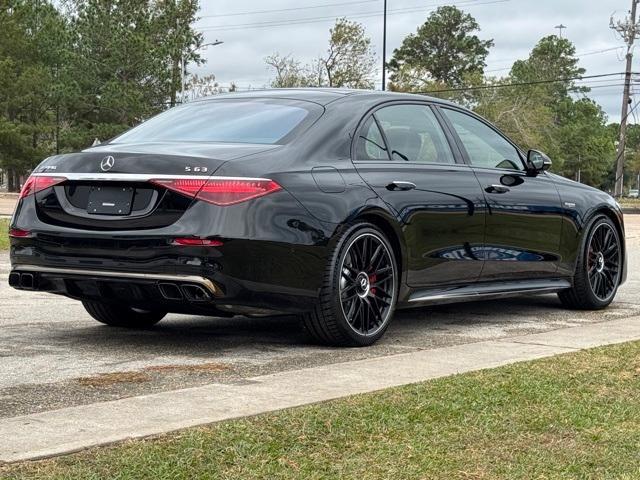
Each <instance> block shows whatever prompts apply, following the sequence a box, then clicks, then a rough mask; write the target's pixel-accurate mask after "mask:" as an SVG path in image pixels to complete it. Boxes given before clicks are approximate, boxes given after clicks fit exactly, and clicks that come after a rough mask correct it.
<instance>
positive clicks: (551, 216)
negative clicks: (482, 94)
mask: <svg viewBox="0 0 640 480" xmlns="http://www.w3.org/2000/svg"><path fill="white" fill-rule="evenodd" d="M441 112H442V113H443V117H444V118H445V119H446V120H447V121H448V125H449V127H450V128H451V129H452V131H453V132H454V134H455V135H456V136H457V137H458V139H459V142H460V145H461V150H462V152H463V154H464V156H465V159H466V161H467V162H468V163H469V164H470V165H471V166H472V168H473V170H474V172H475V174H476V176H477V177H478V181H479V182H480V185H481V186H482V189H483V190H484V195H485V198H486V202H487V216H486V233H485V247H484V254H483V257H484V259H485V266H484V270H483V272H482V279H483V280H504V279H512V278H536V277H549V276H553V275H554V274H555V272H556V270H557V268H558V263H559V260H560V235H561V229H562V216H561V213H562V208H561V200H560V195H559V193H558V190H557V187H556V185H555V183H554V182H553V180H552V179H551V177H550V175H548V174H546V173H544V172H543V173H541V174H538V175H532V174H528V173H527V172H526V171H525V169H524V162H523V159H522V156H521V154H520V152H519V150H518V149H517V148H516V147H515V146H514V145H513V144H512V143H511V142H510V141H509V140H507V139H506V138H505V137H504V136H502V135H501V134H500V133H499V132H498V131H497V130H495V129H494V128H493V127H492V126H490V125H489V124H488V123H486V122H484V121H483V120H481V119H480V118H478V117H475V116H473V115H470V114H469V113H468V112H464V111H462V110H457V109H453V108H448V107H447V108H445V107H442V108H441Z"/></svg>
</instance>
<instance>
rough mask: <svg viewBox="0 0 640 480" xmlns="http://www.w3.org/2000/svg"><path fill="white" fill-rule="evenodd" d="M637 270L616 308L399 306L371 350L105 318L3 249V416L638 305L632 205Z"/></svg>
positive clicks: (599, 317) (232, 323)
mask: <svg viewBox="0 0 640 480" xmlns="http://www.w3.org/2000/svg"><path fill="white" fill-rule="evenodd" d="M626 222H627V245H628V247H629V255H630V258H629V267H630V268H629V280H628V282H627V284H626V285H625V286H624V287H623V288H622V289H621V290H620V292H619V294H618V297H617V298H616V301H615V302H614V303H613V304H612V306H611V307H610V308H608V309H607V310H605V311H600V312H572V311H567V310H564V309H562V308H560V304H559V302H558V300H557V298H556V296H555V295H545V296H538V297H518V298H514V299H509V300H500V301H487V302H477V303H467V304H458V305H448V306H439V307H430V308H422V309H415V310H407V311H403V312H398V314H397V315H396V318H395V320H394V322H393V324H392V325H391V326H390V328H389V330H388V332H387V334H386V335H385V337H384V338H383V340H382V341H381V342H379V343H378V344H377V345H375V346H374V347H371V348H366V349H330V348H323V347H318V346H314V345H311V344H310V343H309V339H308V337H307V336H306V334H305V332H304V330H303V329H302V328H301V327H300V326H299V324H298V323H297V321H296V320H295V319H294V318H291V317H271V318H264V319H249V318H244V317H238V318H233V319H220V318H210V317H188V316H182V315H170V316H168V317H167V318H166V319H165V320H163V321H162V322H161V323H160V324H158V326H157V327H156V328H155V329H154V330H150V331H143V332H132V331H126V330H119V329H113V328H109V327H105V326H102V325H100V324H98V323H97V322H95V321H94V320H92V319H91V318H90V317H89V315H88V314H86V313H85V311H84V309H83V308H82V306H81V305H80V304H79V303H77V302H74V301H71V300H67V299H65V298H61V297H57V296H54V295H47V294H34V293H25V292H18V291H16V290H13V289H11V288H9V287H8V286H7V283H6V277H7V274H8V271H9V263H8V258H7V255H6V254H2V255H0V417H12V416H16V415H20V414H26V413H34V412H39V411H45V410H52V409H57V408H62V407H67V406H73V405H81V404H89V403H93V402H98V401H102V400H110V399H115V398H123V397H128V396H133V395H142V394H145V393H151V392H158V391H166V390H173V389H178V388H184V387H188V386H197V385H205V384H208V383H211V382H223V383H224V382H229V383H238V382H239V383H242V382H246V380H245V379H246V378H248V377H252V376H255V375H261V374H266V373H272V372H278V371H284V370H292V369H299V368H303V367H309V366H315V365H322V364H331V363H339V362H344V361H348V360H355V359H361V358H370V357H381V356H385V355H393V354H396V353H405V352H410V351H417V350H425V349H431V348H435V347H441V346H447V345H456V344H466V343H473V342H479V341H483V340H488V339H499V338H508V337H513V336H517V335H522V334H525V333H532V332H544V331H550V330H554V329H558V328H562V327H567V326H574V325H577V324H584V323H596V322H604V321H607V320H611V319H616V318H624V317H629V316H633V315H638V314H640V296H639V295H638V292H639V291H640V289H639V288H640V273H638V270H639V267H640V215H629V216H627V218H626Z"/></svg>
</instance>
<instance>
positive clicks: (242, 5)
mask: <svg viewBox="0 0 640 480" xmlns="http://www.w3.org/2000/svg"><path fill="white" fill-rule="evenodd" d="M201 4H202V11H201V17H202V18H201V19H200V20H199V21H198V23H197V24H196V27H197V29H198V30H199V31H202V32H203V33H204V35H205V42H211V41H214V40H216V39H219V40H222V41H224V43H223V44H222V45H218V46H215V47H208V48H207V49H206V50H203V52H202V54H203V56H204V57H205V58H206V59H207V63H206V65H205V66H203V67H200V68H196V67H195V66H191V69H190V70H191V71H194V72H196V73H198V74H209V73H214V74H215V75H216V77H217V79H218V81H219V82H220V83H221V84H223V85H228V84H229V83H230V82H232V81H233V82H235V83H236V84H237V85H238V86H239V87H240V88H247V87H255V88H260V87H264V86H267V85H268V83H269V81H270V79H271V77H272V72H270V71H269V70H268V69H267V68H266V66H265V63H264V57H266V56H267V55H270V54H272V53H273V52H279V53H281V54H283V55H286V54H292V55H294V56H295V57H297V58H299V59H301V60H302V61H303V62H306V61H309V60H311V59H312V58H313V57H317V56H319V55H321V54H323V53H324V52H325V50H326V48H327V42H328V30H329V28H330V27H331V25H332V24H333V23H334V22H335V19H336V17H340V16H346V17H347V18H349V19H352V20H357V21H359V22H361V23H362V24H364V26H365V28H366V30H367V33H368V34H369V35H370V36H371V38H372V42H373V46H374V49H375V52H376V53H377V54H378V56H379V57H380V58H381V57H382V15H381V12H382V8H383V0H361V1H357V0H324V1H323V0H268V1H264V0H263V1H260V0H202V1H201ZM439 5H457V6H458V7H459V8H461V9H463V10H465V11H467V12H469V13H471V14H472V15H473V16H474V17H475V18H476V19H477V21H478V23H479V24H480V27H481V31H480V33H479V35H480V37H481V38H483V39H487V38H492V39H493V40H494V42H495V46H494V47H493V49H492V50H491V54H490V55H489V58H488V66H487V71H488V73H490V74H491V75H501V74H506V73H508V70H509V67H510V66H511V64H512V63H513V61H514V60H516V59H518V58H525V57H526V56H527V55H528V53H529V51H530V50H531V48H532V47H533V46H534V45H535V44H536V42H537V41H538V40H539V39H540V38H541V37H543V36H545V35H549V34H552V33H558V30H556V29H554V27H555V26H556V25H558V24H564V25H566V26H567V28H566V30H564V32H563V34H564V35H565V36H566V37H567V38H569V39H570V40H571V41H572V42H573V43H574V44H575V45H576V50H577V53H578V54H579V55H581V57H580V63H581V65H582V66H583V67H584V68H586V69H587V75H594V74H601V73H613V72H620V71H623V70H624V58H623V55H624V50H623V48H622V47H621V48H617V49H616V47H620V46H621V45H622V41H621V40H620V38H618V37H617V36H616V34H615V32H613V31H612V30H611V29H610V28H609V18H610V16H611V15H612V14H614V13H615V15H616V16H617V17H620V18H621V17H623V16H624V15H626V14H627V12H628V10H629V8H630V5H631V0H535V1H531V0H456V1H450V2H446V1H442V0H440V1H438V0H388V9H389V18H388V45H387V56H388V57H390V56H391V54H392V52H393V49H394V48H396V47H397V46H399V45H400V43H401V42H402V39H403V38H404V37H405V36H406V35H407V34H409V33H412V32H414V31H415V30H416V28H417V27H418V26H419V25H421V24H422V23H423V22H424V21H425V19H426V17H427V16H428V15H429V13H430V12H431V11H433V10H434V9H435V8H436V7H437V6H439ZM309 7H311V8H309ZM272 10H280V11H276V12H274V11H272ZM265 11H269V12H265ZM292 22H298V23H292ZM303 22H304V23H303ZM256 24H262V25H256ZM265 24H267V25H265ZM609 49H612V50H609ZM602 50H606V51H604V52H601V51H602ZM584 54H586V55H584ZM634 64H637V62H635V61H634ZM378 74H380V72H378ZM596 80H597V81H596ZM379 83H380V82H378V86H377V87H376V88H380V86H379ZM620 83H621V77H606V78H602V79H595V80H593V81H592V83H591V84H590V85H591V86H592V87H598V88H593V90H592V91H591V93H590V94H589V95H590V96H591V97H592V98H594V99H595V100H596V101H597V102H598V103H600V104H601V105H602V107H603V108H604V110H605V111H606V112H607V114H608V115H609V119H610V120H611V121H618V120H619V118H620V112H619V110H620V103H621V95H622V87H621V86H620V85H619V84H620ZM639 93H640V92H639Z"/></svg>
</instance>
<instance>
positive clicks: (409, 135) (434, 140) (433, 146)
mask: <svg viewBox="0 0 640 480" xmlns="http://www.w3.org/2000/svg"><path fill="white" fill-rule="evenodd" d="M375 116H376V118H377V119H378V122H379V123H380V126H381V127H382V130H383V132H384V134H385V137H386V139H387V143H388V147H389V150H390V152H391V158H392V159H393V160H397V161H406V162H419V163H455V159H454V157H453V153H452V152H451V148H450V147H449V144H448V142H447V139H446V137H445V135H444V132H443V131H442V128H441V127H440V124H439V123H438V120H437V119H436V116H435V114H434V113H433V110H431V108H430V107H428V106H426V105H392V106H390V107H384V108H381V109H380V110H378V111H377V112H376V113H375Z"/></svg>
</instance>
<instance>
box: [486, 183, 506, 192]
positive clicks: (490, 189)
mask: <svg viewBox="0 0 640 480" xmlns="http://www.w3.org/2000/svg"><path fill="white" fill-rule="evenodd" d="M484 191H485V192H487V193H507V192H509V191H510V190H509V187H505V186H504V185H489V186H488V187H485V189H484Z"/></svg>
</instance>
